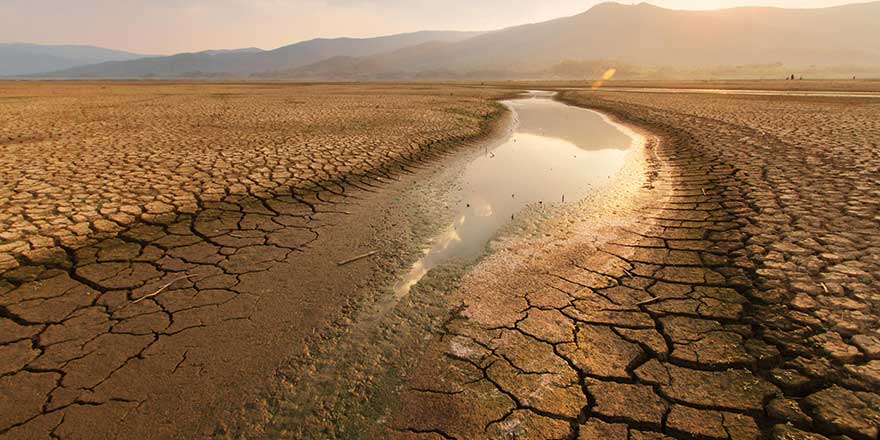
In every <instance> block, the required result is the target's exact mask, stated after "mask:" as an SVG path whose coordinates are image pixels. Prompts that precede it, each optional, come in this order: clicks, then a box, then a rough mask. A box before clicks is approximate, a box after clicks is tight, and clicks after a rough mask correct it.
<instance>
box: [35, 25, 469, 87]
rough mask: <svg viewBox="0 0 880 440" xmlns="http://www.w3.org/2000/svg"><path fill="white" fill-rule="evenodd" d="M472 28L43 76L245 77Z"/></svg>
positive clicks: (460, 35)
mask: <svg viewBox="0 0 880 440" xmlns="http://www.w3.org/2000/svg"><path fill="white" fill-rule="evenodd" d="M476 35H479V33H478V32H451V31H450V32H444V31H423V32H414V33H408V34H397V35H389V36H384V37H376V38H334V39H326V38H318V39H314V40H309V41H304V42H300V43H295V44H291V45H288V46H283V47H279V48H277V49H274V50H267V51H262V50H259V49H256V50H234V51H216V50H215V51H203V52H196V53H182V54H177V55H172V56H167V57H154V58H145V59H139V60H133V61H122V62H107V63H102V64H96V65H91V66H83V67H77V68H73V69H68V70H63V71H60V72H55V73H51V74H48V75H45V76H49V77H53V76H55V77H72V78H130V77H162V78H174V77H200V76H207V77H210V76H248V75H252V74H256V73H262V72H271V71H275V70H281V69H291V68H296V67H300V66H305V65H308V64H311V63H315V62H318V61H320V60H323V59H326V58H331V57H335V56H352V57H365V56H370V55H374V54H378V53H382V52H387V51H394V50H397V49H400V48H403V47H408V46H414V45H419V44H422V43H425V42H428V41H439V42H452V41H460V40H464V39H467V38H470V37H473V36H476Z"/></svg>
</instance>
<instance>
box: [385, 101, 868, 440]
mask: <svg viewBox="0 0 880 440" xmlns="http://www.w3.org/2000/svg"><path fill="white" fill-rule="evenodd" d="M561 99H562V100H564V101H566V102H569V103H571V104H574V105H581V106H585V107H589V108H593V109H598V110H600V111H603V112H606V113H608V114H611V115H614V116H615V117H617V118H619V119H620V120H622V121H626V122H628V123H631V124H634V125H635V126H637V127H641V128H642V129H645V130H647V131H649V132H650V133H652V134H653V135H654V136H656V141H655V142H652V143H649V148H648V149H647V150H646V153H647V160H648V167H647V180H646V181H645V189H644V194H643V196H642V199H638V198H635V199H631V200H630V201H629V202H628V203H629V204H630V208H629V212H628V213H625V212H623V211H621V212H617V213H616V214H615V215H614V216H613V217H617V220H618V222H619V224H618V225H605V226H601V227H598V228H595V229H594V232H593V233H592V236H589V237H587V236H585V235H589V233H581V235H579V236H574V237H572V236H570V235H568V234H569V232H566V233H565V234H556V236H555V237H554V238H551V239H550V241H551V242H552V241H556V242H557V248H556V249H552V248H551V249H549V250H548V249H547V246H546V244H545V245H543V247H542V246H540V245H537V244H531V245H529V244H526V245H523V246H524V247H523V248H521V249H518V250H510V249H515V247H511V248H509V249H508V250H506V251H502V252H500V253H499V255H496V256H493V257H491V258H487V259H486V260H485V261H484V262H483V263H481V264H480V265H478V266H477V267H476V268H475V269H474V270H473V272H472V273H471V274H469V275H468V276H467V277H466V278H465V280H464V282H463V284H462V286H461V287H460V288H459V289H458V290H457V291H454V292H450V293H449V294H450V299H449V301H450V308H451V309H453V310H455V313H454V314H453V315H452V316H451V318H450V319H449V320H447V321H446V322H444V323H443V326H442V328H441V329H440V330H439V331H438V333H439V334H438V335H437V336H436V337H434V338H433V339H432V341H431V343H430V344H429V348H428V349H427V350H426V352H425V353H424V354H422V355H421V357H420V360H419V361H418V365H419V366H418V367H417V368H416V370H415V371H414V372H413V373H412V374H411V377H410V378H409V379H408V381H407V384H406V385H405V386H403V387H401V389H400V392H401V395H402V397H401V399H402V403H401V404H400V405H399V406H397V407H394V409H393V410H392V411H391V414H392V415H391V417H392V422H391V423H390V427H389V428H388V430H387V432H386V433H387V434H389V435H395V436H398V437H402V438H438V439H440V438H443V439H451V438H456V439H466V438H467V439H470V438H519V439H525V438H535V439H545V438H560V439H563V438H568V439H574V438H578V439H612V440H613V439H622V440H623V439H629V440H633V439H639V440H641V439H645V440H647V439H657V440H659V439H682V440H684V439H719V440H722V439H728V440H741V439H749V440H751V439H772V440H807V439H809V440H819V439H861V440H876V439H877V438H878V430H880V369H878V367H880V352H878V349H880V345H878V343H880V331H878V322H880V319H878V318H880V310H878V307H880V290H878V280H880V260H878V258H877V255H878V250H880V226H878V225H880V197H878V196H880V156H878V151H880V150H878V148H880V106H878V104H877V103H876V102H875V101H874V100H870V99H868V100H857V99H841V98H835V99H824V98H782V97H747V96H737V97H722V96H705V95H694V94H637V93H622V92H615V93H609V92H599V91H592V92H590V91H588V92H583V91H567V92H565V93H564V94H563V95H562V96H561ZM551 235H552V234H551Z"/></svg>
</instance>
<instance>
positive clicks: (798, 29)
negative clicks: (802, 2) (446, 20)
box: [273, 1, 880, 79]
mask: <svg viewBox="0 0 880 440" xmlns="http://www.w3.org/2000/svg"><path fill="white" fill-rule="evenodd" d="M878 19H880V2H876V1H875V2H870V3H862V4H852V5H846V6H839V7H832V8H823V9H780V8H762V7H749V8H733V9H724V10H716V11H679V10H670V9H664V8H660V7H656V6H652V5H649V4H647V3H642V4H639V5H633V6H629V5H622V4H617V3H603V4H600V5H597V6H595V7H593V8H592V9H590V10H589V11H587V12H585V13H582V14H579V15H576V16H572V17H566V18H560V19H556V20H551V21H547V22H542V23H536V24H528V25H523V26H517V27H512V28H507V29H503V30H500V31H496V32H490V33H486V34H484V35H479V36H476V37H474V38H470V39H467V40H464V41H460V42H445V43H444V42H429V43H425V44H421V45H416V46H410V47H406V48H402V49H400V50H397V51H392V52H386V53H382V54H377V55H373V56H369V57H359V58H352V57H337V58H333V59H327V60H321V61H320V62H317V63H315V64H312V65H307V66H302V67H297V68H293V69H288V70H286V71H282V72H275V73H274V74H273V76H275V77H278V78H297V79H318V78H325V79H383V78H395V79H399V78H407V77H426V76H427V77H430V76H436V77H448V76H451V77H456V76H459V77H460V76H468V75H471V76H474V75H477V76H479V75H480V74H481V73H482V75H483V76H489V77H491V76H496V77H497V76H505V75H511V74H513V73H517V72H519V73H522V72H534V73H535V74H537V75H540V74H543V73H544V72H547V71H549V70H553V69H557V68H558V66H559V64H560V63H563V62H566V61H572V60H575V61H578V60H580V61H584V60H607V59H613V60H617V61H619V62H621V63H626V64H629V65H642V66H645V65H649V66H687V67H695V66H735V65H763V64H779V63H783V64H785V65H787V66H830V65H880V26H878V25H877V22H878ZM554 66H556V67H554Z"/></svg>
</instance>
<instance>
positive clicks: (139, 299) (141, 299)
mask: <svg viewBox="0 0 880 440" xmlns="http://www.w3.org/2000/svg"><path fill="white" fill-rule="evenodd" d="M197 276H198V275H195V274H193V275H185V276H182V277H178V278H175V279H173V280H171V281H169V282H168V283H167V284H165V285H164V286H162V287H160V288H159V290H157V291H155V292H153V293H150V294H147V295H144V296H142V297H140V298H138V299H136V300H134V301H132V304H137V303H139V302H141V301H143V300H145V299H147V298H152V297H154V296H156V295H158V294H160V293H162V292H163V291H165V289H167V288H169V287H171V285H172V284H174V283H176V282H178V281H180V280H188V279H190V278H193V277H197Z"/></svg>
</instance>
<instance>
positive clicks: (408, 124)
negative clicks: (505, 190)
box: [0, 83, 500, 438]
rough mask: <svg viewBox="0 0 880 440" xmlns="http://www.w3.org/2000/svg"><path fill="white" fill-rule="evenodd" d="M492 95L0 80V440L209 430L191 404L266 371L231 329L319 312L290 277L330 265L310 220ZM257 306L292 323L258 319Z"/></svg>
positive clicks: (394, 169) (421, 159) (412, 156)
mask: <svg viewBox="0 0 880 440" xmlns="http://www.w3.org/2000/svg"><path fill="white" fill-rule="evenodd" d="M490 93H491V92H477V91H469V90H465V89H456V88H448V87H439V88H431V87H421V88H418V89H406V88H399V87H392V86H388V87H378V86H377V87H375V88H369V87H362V86H357V87H344V86H341V87H336V86H326V87H324V86H317V87H314V88H313V87H308V86H284V85H268V86H266V85H253V84H252V85H241V86H238V85H210V84H201V85H185V84H183V85H181V84H143V85H131V84H124V83H114V84H105V83H98V84H90V83H81V84H67V83H57V84H56V83H53V84H43V83H33V84H30V83H28V84H17V83H3V84H2V85H0V152H2V154H0V169H2V171H0V229H2V232H0V274H2V277H0V390H2V392H0V437H3V438H89V437H91V438H96V437H99V438H112V437H131V436H135V437H140V438H146V437H153V438H159V437H162V438H168V437H179V436H184V437H186V436H189V435H192V436H205V435H208V434H211V430H212V429H214V425H212V424H213V423H216V420H215V421H213V422H212V421H207V423H203V422H204V421H200V420H199V419H198V418H199V417H201V416H202V415H203V416H209V415H210V414H214V415H217V414H218V412H217V411H218V410H217V408H213V407H212V408H208V407H201V406H200V405H202V404H204V403H205V402H202V401H198V400H199V399H203V398H204V399H207V398H211V399H215V400H217V401H220V402H221V403H222V404H224V405H227V406H230V407H232V408H233V409H235V408H237V407H240V406H241V405H243V404H242V402H240V401H234V402H233V401H228V400H225V401H224V400H223V399H222V396H223V394H224V393H225V392H226V391H225V390H224V389H223V388H224V386H223V385H222V384H223V383H227V384H228V383H248V382H250V381H254V380H257V379H258V378H262V376H260V375H258V374H256V373H255V374H247V375H244V376H243V377H236V376H237V374H239V373H238V372H237V371H235V370H233V371H227V370H228V368H226V366H232V365H236V366H237V367H241V368H245V367H247V368H250V369H252V370H255V371H262V372H263V373H271V371H272V370H271V369H272V365H262V364H259V362H261V360H260V359H248V358H247V356H242V353H251V350H243V349H242V348H241V346H240V345H238V346H236V345H235V344H230V343H229V341H232V340H235V341H238V342H237V343H238V344H246V345H249V346H252V347H260V346H267V347H268V346H269V345H271V344H270V342H271V341H272V340H274V339H275V338H277V337H279V336H280V335H283V334H285V333H284V331H286V330H287V327H294V326H299V327H308V326H309V325H311V324H308V323H309V319H310V316H304V315H306V314H305V313H303V310H307V311H308V315H316V314H319V311H318V310H317V309H318V305H320V304H315V303H316V301H315V300H313V299H312V298H310V295H311V292H309V291H308V289H305V288H304V287H303V285H304V284H302V283H303V281H301V280H297V279H293V278H295V277H296V276H297V275H296V274H297V273H298V272H297V271H296V270H297V268H298V267H304V268H305V269H302V270H300V272H299V273H303V272H306V271H307V270H309V269H312V268H313V267H315V268H317V269H312V270H326V269H320V268H321V266H318V265H317V263H316V261H319V258H318V257H315V256H314V251H315V249H316V248H317V249H323V248H325V247H326V246H327V243H328V241H329V240H328V239H327V237H326V236H325V237H323V238H324V240H323V241H320V242H319V240H321V239H322V233H323V232H324V231H325V230H326V228H332V227H335V225H336V224H337V223H340V222H342V220H341V218H342V217H347V216H351V213H349V212H347V211H346V209H348V208H346V204H349V205H350V204H351V201H352V200H355V199H359V197H358V196H357V194H362V195H363V194H370V193H375V192H377V190H378V189H379V188H380V187H382V186H383V185H386V184H387V183H388V182H391V181H394V180H395V179H396V177H395V176H397V175H399V174H401V173H408V172H410V170H411V169H412V168H414V167H419V166H422V165H423V164H425V163H427V162H426V161H431V160H434V159H436V158H437V157H440V156H442V155H444V154H448V152H449V151H451V150H452V149H454V148H456V147H461V146H462V145H463V144H465V143H467V142H469V141H474V142H478V138H479V137H480V136H482V135H484V134H486V132H487V130H486V122H487V118H488V119H491V117H492V116H493V115H497V114H499V113H500V107H499V106H498V105H496V104H494V103H493V102H492V101H490V100H487V99H485V97H486V96H489V94H490ZM465 95H467V96H466V97H465ZM352 223H354V222H352ZM334 234H339V233H338V232H334V233H333V234H330V235H334ZM339 237H342V235H339ZM310 252H312V253H310ZM349 252H350V250H349ZM327 259H328V257H326V256H325V257H323V260H320V261H324V260H327ZM324 263H326V264H327V265H329V266H330V267H335V264H334V263H333V262H332V260H331V261H329V262H327V261H324ZM278 272H281V274H280V275H273V273H275V274H277V273H278ZM306 274H307V273H306ZM336 278H339V279H345V276H344V275H336ZM360 281H361V280H355V281H352V282H351V283H350V284H351V285H354V284H355V282H360ZM291 283H293V284H297V285H296V286H293V287H290V286H289V285H290V284H291ZM323 284H326V285H328V286H332V285H333V284H332V282H331V281H328V282H326V283H323ZM285 285H288V287H287V288H285V287H283V286H285ZM297 288H298V289H299V290H296V289H297ZM343 288H344V287H343ZM350 288H352V289H353V287H350ZM291 289H292V290H291ZM304 289H305V290H306V291H303V290H304ZM333 293H334V294H335V297H344V296H345V295H344V293H345V292H333ZM279 296H286V297H292V298H300V297H301V298H302V299H301V300H297V301H299V302H294V303H293V304H288V305H287V306H284V307H279V306H277V301H278V298H279ZM261 301H262V302H263V303H261ZM272 304H276V305H275V306H273V305H272ZM260 308H262V309H267V308H269V309H271V308H276V309H277V308H281V309H282V310H284V312H283V314H284V315H289V316H290V317H289V318H284V317H282V318H283V319H285V320H281V319H279V320H278V321H277V322H276V325H277V326H283V327H284V328H278V327H274V328H268V329H264V330H263V331H259V327H260V326H261V325H268V326H270V327H271V326H272V324H271V322H270V321H261V320H260V319H255V318H254V314H255V313H257V310H258V309H260ZM258 321H259V322H258ZM291 321H293V323H291ZM297 321H301V322H305V323H306V324H302V323H301V322H297ZM305 333H307V332H305ZM293 342H296V341H293ZM277 344H278V345H283V347H278V346H274V347H275V348H274V349H273V350H274V351H276V352H280V351H282V350H284V349H287V350H290V349H291V341H278V342H277ZM229 347H233V348H232V349H230V348H229ZM233 350H234V351H233ZM285 353H286V354H285V356H289V355H291V353H289V352H285ZM255 357H258V356H255ZM233 360H234V361H235V362H233ZM244 371H245V370H242V373H244ZM196 391H198V392H199V394H198V395H199V396H201V397H197V398H195V400H196V401H198V402H195V403H185V402H186V401H187V399H189V398H190V395H191V394H194V393H195V392H196ZM206 396H207V397H206ZM211 396H213V397H211ZM215 403H216V402H215ZM193 413H195V419H183V417H184V416H192V415H193ZM181 420H189V421H187V422H183V421H181ZM196 422H198V424H199V425H198V426H196ZM205 429H207V432H206V431H205Z"/></svg>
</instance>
